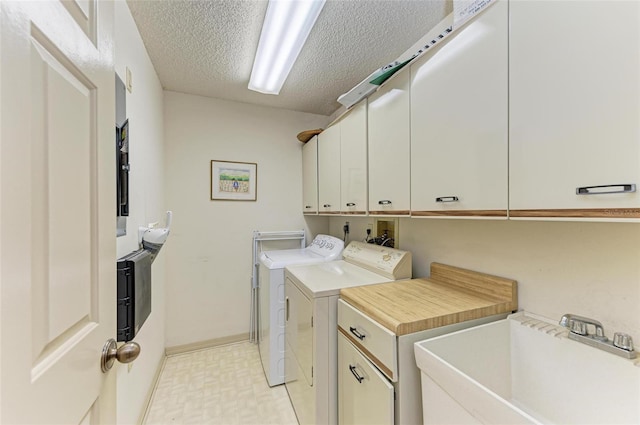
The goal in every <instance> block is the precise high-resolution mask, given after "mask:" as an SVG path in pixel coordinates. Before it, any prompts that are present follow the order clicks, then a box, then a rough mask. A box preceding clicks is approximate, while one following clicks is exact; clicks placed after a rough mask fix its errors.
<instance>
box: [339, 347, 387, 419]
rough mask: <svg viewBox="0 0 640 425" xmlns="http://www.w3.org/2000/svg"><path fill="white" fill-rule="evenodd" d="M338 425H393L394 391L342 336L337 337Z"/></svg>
mask: <svg viewBox="0 0 640 425" xmlns="http://www.w3.org/2000/svg"><path fill="white" fill-rule="evenodd" d="M338 418H339V419H338V423H339V424H341V425H356V424H362V425H374V424H381V425H382V424H385V425H393V423H394V388H393V386H392V385H391V383H390V382H389V381H388V380H387V379H386V378H385V377H384V376H383V375H382V374H381V373H380V372H379V371H378V369H376V368H375V367H374V366H373V365H372V364H371V363H370V362H369V360H367V359H366V358H365V357H364V356H363V355H362V354H361V353H360V352H359V351H358V350H357V349H356V347H354V346H353V344H351V343H350V342H349V341H348V340H347V338H345V337H344V336H343V335H342V334H339V335H338Z"/></svg>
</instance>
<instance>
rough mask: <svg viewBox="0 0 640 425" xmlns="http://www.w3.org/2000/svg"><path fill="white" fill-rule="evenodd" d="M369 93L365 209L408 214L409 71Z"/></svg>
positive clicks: (398, 74)
mask: <svg viewBox="0 0 640 425" xmlns="http://www.w3.org/2000/svg"><path fill="white" fill-rule="evenodd" d="M392 78H393V79H392V80H389V81H388V82H387V83H386V84H385V85H384V86H383V87H381V88H380V89H379V90H378V91H377V92H376V93H374V94H373V95H371V96H370V97H369V117H368V123H367V127H368V138H369V213H370V214H371V215H409V206H410V205H409V196H410V184H409V181H410V180H409V179H410V177H411V176H410V172H409V72H407V71H404V70H403V71H400V72H398V73H397V74H396V75H395V76H394V77H392Z"/></svg>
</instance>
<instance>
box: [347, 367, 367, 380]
mask: <svg viewBox="0 0 640 425" xmlns="http://www.w3.org/2000/svg"><path fill="white" fill-rule="evenodd" d="M349 370H350V371H351V373H352V374H353V376H354V377H355V378H356V379H357V380H358V384H362V381H364V377H363V376H360V375H358V372H356V367H355V366H352V365H349Z"/></svg>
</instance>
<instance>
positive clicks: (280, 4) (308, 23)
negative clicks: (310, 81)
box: [249, 0, 326, 94]
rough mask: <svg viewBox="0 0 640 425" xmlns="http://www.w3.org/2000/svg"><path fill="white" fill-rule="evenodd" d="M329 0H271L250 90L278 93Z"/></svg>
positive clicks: (252, 72) (254, 63)
mask: <svg viewBox="0 0 640 425" xmlns="http://www.w3.org/2000/svg"><path fill="white" fill-rule="evenodd" d="M325 1H326V0H269V5H268V6H267V13H266V15H265V18H264V23H263V24H262V33H261V34H260V42H259V43H258V50H257V51H256V57H255V59H254V62H253V70H252V71H251V79H250V80H249V90H254V91H257V92H260V93H265V94H278V93H280V89H282V85H283V84H284V81H285V80H286V79H287V76H288V75H289V72H290V71H291V68H292V67H293V64H294V63H295V61H296V59H297V58H298V55H299V54H300V51H301V50H302V46H304V43H305V42H306V41H307V37H308V36H309V33H310V32H311V28H313V25H314V24H315V23H316V19H318V15H320V11H321V10H322V8H323V7H324V3H325Z"/></svg>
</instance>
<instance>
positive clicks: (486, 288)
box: [340, 263, 518, 335]
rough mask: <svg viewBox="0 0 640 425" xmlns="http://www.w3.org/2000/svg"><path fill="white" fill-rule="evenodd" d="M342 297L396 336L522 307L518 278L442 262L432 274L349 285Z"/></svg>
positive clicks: (433, 264)
mask: <svg viewBox="0 0 640 425" xmlns="http://www.w3.org/2000/svg"><path fill="white" fill-rule="evenodd" d="M340 298H342V299H343V300H345V301H346V302H348V303H349V304H351V305H352V306H354V307H355V308H357V309H358V310H360V311H361V312H362V313H365V314H366V315H367V316H369V317H370V318H372V319H373V320H375V321H376V322H378V323H380V324H381V325H382V326H384V327H386V328H387V329H389V330H390V331H392V332H394V333H395V334H396V335H406V334H409V333H414V332H419V331H423V330H427V329H432V328H436V327H440V326H446V325H451V324H454V323H459V322H464V321H467V320H473V319H478V318H481V317H486V316H492V315H495V314H502V313H511V312H512V311H515V310H517V309H518V293H517V282H516V281H515V280H512V279H506V278H503V277H498V276H493V275H489V274H484V273H479V272H475V271H472V270H466V269H461V268H458V267H454V266H448V265H445V264H440V263H432V264H431V276H430V277H429V278H420V279H410V280H399V281H395V282H390V283H381V284H377V285H367V286H359V287H354V288H346V289H342V290H340Z"/></svg>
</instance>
